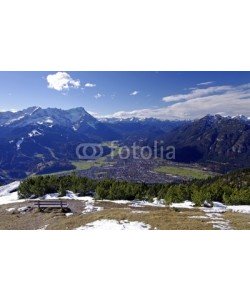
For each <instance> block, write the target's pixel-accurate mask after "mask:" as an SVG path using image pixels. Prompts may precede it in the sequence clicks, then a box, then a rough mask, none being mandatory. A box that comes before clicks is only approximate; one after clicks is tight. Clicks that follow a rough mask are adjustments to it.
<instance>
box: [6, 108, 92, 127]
mask: <svg viewBox="0 0 250 300" xmlns="http://www.w3.org/2000/svg"><path fill="white" fill-rule="evenodd" d="M84 122H85V123H87V124H88V125H90V126H95V124H96V123H97V122H98V121H97V120H96V119H95V118H94V117H92V116H91V115H90V114H89V113H87V112H86V111H85V109H84V108H82V107H78V108H74V109H69V110H62V109H58V108H47V109H42V108H40V107H36V106H35V107H30V108H27V109H24V110H22V111H18V112H2V113H0V126H1V127H8V126H11V127H20V126H21V127H24V126H27V125H45V126H48V127H52V126H55V125H60V126H65V127H70V126H71V127H72V126H74V128H76V129H77V128H79V127H80V126H81V123H84Z"/></svg>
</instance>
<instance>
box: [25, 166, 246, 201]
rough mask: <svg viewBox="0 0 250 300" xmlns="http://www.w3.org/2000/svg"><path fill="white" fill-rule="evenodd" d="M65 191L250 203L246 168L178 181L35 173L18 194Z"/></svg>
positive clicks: (98, 195)
mask: <svg viewBox="0 0 250 300" xmlns="http://www.w3.org/2000/svg"><path fill="white" fill-rule="evenodd" d="M67 190H70V191H73V192H74V193H77V194H79V196H84V195H94V196H95V198H96V199H110V200H120V199H126V200H135V199H138V200H142V199H143V200H148V201H152V200H153V198H155V197H157V198H158V199H164V200H165V202H166V203H167V204H169V203H172V202H182V201H185V200H191V201H193V202H194V203H195V204H196V205H197V206H200V205H202V204H203V202H204V201H205V200H206V201H208V202H211V201H219V202H222V203H225V204H235V205H244V204H250V169H245V170H238V171H234V172H231V173H229V174H226V175H221V176H216V177H213V178H208V179H204V180H192V181H189V182H183V183H178V184H173V183H172V184H144V183H134V182H126V181H117V180H114V179H105V180H99V181H98V180H93V179H89V178H86V177H79V176H77V175H76V174H74V173H73V174H72V175H68V176H55V175H50V176H37V177H30V178H28V179H26V180H24V181H23V182H22V183H21V185H20V188H19V197H20V198H30V197H41V196H44V195H45V194H48V193H56V192H58V193H59V194H60V195H59V196H61V197H62V196H64V195H65V194H66V191H67Z"/></svg>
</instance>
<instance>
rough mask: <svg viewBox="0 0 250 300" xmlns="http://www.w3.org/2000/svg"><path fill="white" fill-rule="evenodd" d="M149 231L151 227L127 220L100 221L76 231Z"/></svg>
mask: <svg viewBox="0 0 250 300" xmlns="http://www.w3.org/2000/svg"><path fill="white" fill-rule="evenodd" d="M96 229H97V230H148V229H150V225H148V224H144V223H143V222H129V221H127V220H124V221H117V220H105V219H104V220H98V221H95V222H92V223H88V224H86V225H85V226H81V227H78V228H76V230H96Z"/></svg>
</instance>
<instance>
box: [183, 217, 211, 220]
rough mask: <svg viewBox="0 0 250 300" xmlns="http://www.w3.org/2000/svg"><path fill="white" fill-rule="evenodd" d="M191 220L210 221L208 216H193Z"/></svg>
mask: <svg viewBox="0 0 250 300" xmlns="http://www.w3.org/2000/svg"><path fill="white" fill-rule="evenodd" d="M188 218H189V219H201V220H202V219H208V218H209V217H208V216H191V217H188Z"/></svg>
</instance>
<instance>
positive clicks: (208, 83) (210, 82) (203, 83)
mask: <svg viewBox="0 0 250 300" xmlns="http://www.w3.org/2000/svg"><path fill="white" fill-rule="evenodd" d="M212 83H214V81H206V82H201V83H197V84H196V85H210V84H212Z"/></svg>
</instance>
